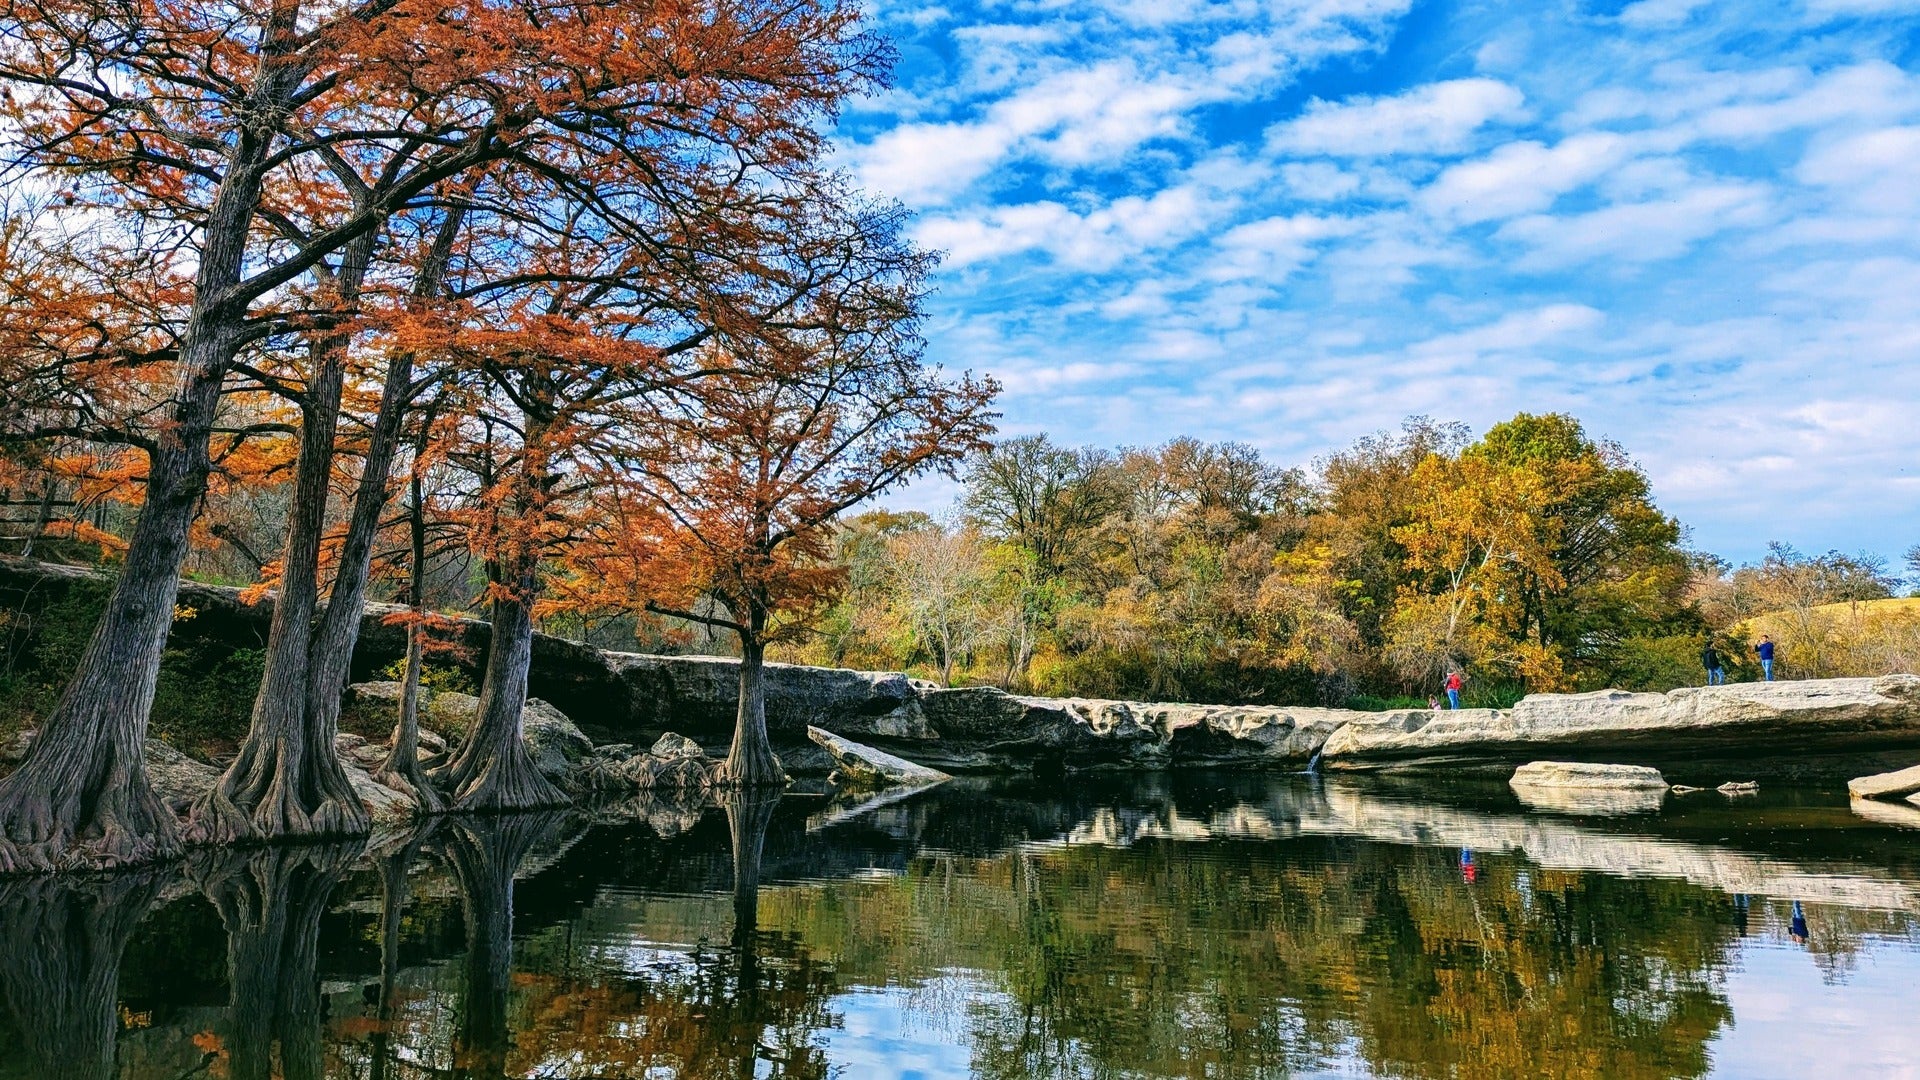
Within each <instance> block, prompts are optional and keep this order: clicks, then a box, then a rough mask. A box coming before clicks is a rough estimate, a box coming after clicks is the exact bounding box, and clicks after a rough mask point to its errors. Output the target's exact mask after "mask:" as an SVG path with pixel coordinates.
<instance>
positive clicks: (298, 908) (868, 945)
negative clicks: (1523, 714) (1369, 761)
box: [0, 775, 1920, 1080]
mask: <svg viewBox="0 0 1920 1080" xmlns="http://www.w3.org/2000/svg"><path fill="white" fill-rule="evenodd" d="M1621 809H1622V808H1620V807H1612V806H1606V805H1595V806H1587V807H1582V806H1580V805H1578V804H1574V805H1570V806H1566V807H1563V808H1562V809H1559V810H1540V809H1530V808H1528V807H1525V806H1523V805H1521V804H1520V803H1519V802H1518V801H1517V800H1516V799H1515V798H1514V796H1513V795H1511V794H1510V793H1509V792H1508V791H1507V790H1506V789H1505V788H1504V787H1501V786H1498V785H1493V786H1486V785H1463V784H1449V785H1446V786H1435V785H1434V784H1431V783H1428V784H1423V785H1414V784H1410V783H1406V782H1400V783H1387V782H1384V781H1377V780H1376V781H1373V782H1364V783H1363V782H1359V781H1353V780H1342V779H1327V780H1317V779H1313V778H1308V777H1274V778H1260V777H1247V776H1215V775H1183V776H1172V777H1147V778H1140V777H1131V778H1127V779H1126V780H1125V781H1120V780H1117V779H1107V780H1097V781H1096V780H1088V779H1076V780H1072V781H1055V782H1050V783H1036V782H1024V783H1014V782H1005V783H998V782H996V783H980V782H955V783H953V784H949V785H946V786H943V787H940V788H935V789H932V790H928V791H923V792H920V793H917V794H913V795H909V796H906V797H902V798H893V799H889V798H884V797H883V798H878V799H874V800H869V801H867V802H865V803H862V802H860V801H858V800H847V799H834V798H829V797H826V796H821V795H802V794H789V795H787V796H785V797H784V798H779V799H777V800H765V799H763V800H758V801H735V802H734V803H732V804H731V805H726V806H706V807H701V806H697V805H685V804H676V803H671V802H667V801H660V800H653V799H647V800H641V801H638V802H635V803H632V804H628V805H625V806H621V807H612V808H605V809H603V810H602V811H600V812H599V813H598V814H597V815H596V819H597V820H596V821H594V822H588V821H586V820H584V819H582V818H579V817H577V816H575V817H568V816H563V815H538V816H525V817H512V818H482V819H473V820H465V821H445V822H441V823H440V824H439V826H438V827H437V828H436V829H434V830H432V831H431V832H430V833H428V834H426V835H424V836H414V837H393V838H387V839H385V840H383V841H381V842H379V843H377V844H376V845H375V846H373V847H372V848H370V849H367V848H365V847H364V846H363V845H353V846H347V847H318V848H304V849H299V848H282V849H269V850H261V851H252V852H240V853H221V854H218V855H211V854H203V855H201V856H199V857H197V858H195V859H194V860H191V861H190V862H189V863H187V864H186V865H184V866H180V867H175V868H171V869H170V870H168V871H166V872H164V873H158V874H146V875H137V876H121V877H113V878H96V879H83V880H51V881H49V880H22V881H12V882H7V883H4V884H0V918H4V920H5V925H4V930H5V937H4V943H3V944H4V948H3V949H0V1012H3V1013H4V1019H0V1076H6V1077H9V1078H11V1077H16V1076H17V1077H28V1076H32V1077H48V1076H52V1077H73V1078H80V1077H85V1078H88V1080H95V1078H107V1077H126V1078H138V1080H146V1078H155V1080H175V1078H185V1077H197V1076H205V1077H210V1078H212V1077H226V1078H230V1080H254V1078H262V1080H264V1078H266V1077H270V1076H272V1077H279V1076H284V1077H287V1078H290V1080H318V1078H322V1077H324V1078H328V1080H333V1078H339V1080H346V1078H354V1080H412V1078H420V1080H425V1078H446V1077H474V1078H480V1077H486V1078H499V1077H542V1078H548V1077H552V1078H558V1077H567V1078H584V1077H594V1078H641V1077H646V1078H666V1077H748V1076H758V1077H769V1076H772V1077H830V1076H844V1077H929V1078H938V1077H967V1076H980V1077H1183V1078H1184V1077H1276V1076H1321V1075H1326V1076H1407V1077H1441V1076H1554V1077H1566V1076H1596V1077H1597V1076H1605V1077H1641V1076H1645V1077H1669V1076H1704V1075H1725V1076H1738V1077H1776V1076H1777V1077H1798V1076H1808V1075H1860V1076H1899V1075H1909V1076H1911V1075H1916V1070H1920V1025H1916V1024H1914V1023H1913V1017H1914V1015H1915V1004H1914V993H1915V990H1914V988H1915V987H1916V986H1920V831H1915V826H1916V825H1917V824H1920V810H1913V811H1909V810H1908V808H1906V807H1904V806H1891V805H1890V806H1886V807H1882V808H1879V809H1878V810H1876V811H1875V813H1876V814H1877V819H1874V820H1870V819H1868V818H1864V817H1861V816H1858V815H1856V814H1855V813H1853V812H1852V811H1850V810H1849V808H1848V805H1847V800H1846V797H1845V793H1844V792H1843V791H1826V790H1812V789H1775V790H1763V791H1762V792H1761V793H1760V794H1758V795H1756V796H1751V797H1746V798H1729V797H1726V796H1722V795H1719V794H1717V793H1714V792H1703V793H1698V794H1693V795H1688V796H1684V797H1669V798H1668V799H1667V800H1666V801H1665V804H1664V805H1663V806H1661V807H1659V808H1658V809H1655V810H1652V811H1651V812H1643V813H1637V814H1620V813H1618V811H1619V810H1621ZM1629 809H1630V808H1629Z"/></svg>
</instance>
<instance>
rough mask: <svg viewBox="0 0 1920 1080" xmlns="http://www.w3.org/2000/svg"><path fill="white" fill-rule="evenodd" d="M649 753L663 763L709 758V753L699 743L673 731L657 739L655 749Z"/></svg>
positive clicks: (654, 743) (654, 744)
mask: <svg viewBox="0 0 1920 1080" xmlns="http://www.w3.org/2000/svg"><path fill="white" fill-rule="evenodd" d="M647 753H649V754H652V755H653V756H654V757H657V758H659V759H661V760H662V761H676V760H679V759H681V758H701V757H706V756H707V752H706V751H705V750H703V749H701V747H700V744H699V743H697V742H694V741H693V740H692V739H689V738H687V737H686V736H685V735H681V734H678V733H676V732H672V731H669V732H667V733H666V734H664V735H662V736H660V737H659V738H658V739H655V740H654V741H653V748H652V749H650V750H648V751H647Z"/></svg>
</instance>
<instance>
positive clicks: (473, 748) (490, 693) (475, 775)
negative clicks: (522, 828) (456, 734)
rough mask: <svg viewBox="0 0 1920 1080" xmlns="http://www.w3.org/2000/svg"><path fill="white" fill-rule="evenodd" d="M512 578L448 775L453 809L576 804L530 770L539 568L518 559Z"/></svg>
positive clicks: (498, 604)
mask: <svg viewBox="0 0 1920 1080" xmlns="http://www.w3.org/2000/svg"><path fill="white" fill-rule="evenodd" d="M512 561H513V564H514V565H513V567H512V574H511V577H510V578H509V579H508V580H507V581H506V582H504V583H501V584H504V585H505V586H506V587H500V585H499V584H497V585H496V587H495V589H494V598H493V603H492V605H491V608H492V613H491V616H490V617H491V620H492V631H491V633H492V636H491V638H490V642H491V644H490V646H489V651H488V654H487V671H486V675H485V676H484V677H483V679H482V681H481V686H480V706H479V709H478V711H477V712H476V713H475V715H474V719H473V729H472V730H471V731H469V732H468V733H467V738H466V740H465V741H464V742H462V743H461V744H460V752H459V753H458V754H456V755H455V756H454V758H453V761H452V762H450V763H449V764H448V765H447V767H446V770H445V774H444V775H445V778H446V785H447V788H448V790H449V791H451V792H452V794H453V808H454V809H455V810H483V811H496V810H533V809H538V808H541V807H552V806H566V805H567V804H568V803H570V802H571V801H572V800H570V799H568V798H567V795H566V793H565V792H563V791H561V790H560V789H559V788H557V787H554V786H553V784H552V783H550V782H549V781H548V780H547V778H546V777H544V776H542V775H540V770H538V769H536V768H534V767H533V758H532V757H531V756H530V755H529V754H528V753H527V744H526V742H525V739H524V732H523V730H522V726H521V717H520V714H521V710H522V709H524V708H525V706H526V703H527V669H528V668H529V667H530V666H531V665H532V663H533V599H532V598H533V595H534V592H535V590H536V589H537V588H538V586H539V565H538V563H537V562H536V561H535V559H534V557H533V556H532V554H531V553H527V552H521V553H518V554H516V555H515V556H514V558H513V560H512Z"/></svg>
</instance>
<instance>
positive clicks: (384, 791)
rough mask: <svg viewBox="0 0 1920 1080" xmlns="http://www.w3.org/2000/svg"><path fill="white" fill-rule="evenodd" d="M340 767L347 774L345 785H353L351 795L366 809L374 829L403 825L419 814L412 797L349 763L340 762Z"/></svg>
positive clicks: (356, 765) (417, 806)
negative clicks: (356, 797)
mask: <svg viewBox="0 0 1920 1080" xmlns="http://www.w3.org/2000/svg"><path fill="white" fill-rule="evenodd" d="M340 767H341V769H342V770H343V771H345V772H346V774H347V783H349V784H352V785H353V793H354V794H355V795H357V796H359V797H360V805H361V806H364V807H366V808H367V815H368V816H369V817H371V818H373V824H374V825H375V827H379V826H383V825H403V824H405V823H407V822H409V821H412V820H413V818H414V816H415V815H416V814H417V813H418V812H419V809H420V808H419V805H418V804H416V803H415V802H414V801H413V798H412V796H409V795H404V794H402V793H400V792H398V791H395V790H394V789H392V788H390V787H388V786H387V785H385V784H382V783H381V782H380V781H378V780H375V779H374V778H373V776H372V774H370V773H368V772H367V770H365V769H363V768H361V767H360V766H359V765H358V764H356V763H354V762H351V761H342V762H341V763H340Z"/></svg>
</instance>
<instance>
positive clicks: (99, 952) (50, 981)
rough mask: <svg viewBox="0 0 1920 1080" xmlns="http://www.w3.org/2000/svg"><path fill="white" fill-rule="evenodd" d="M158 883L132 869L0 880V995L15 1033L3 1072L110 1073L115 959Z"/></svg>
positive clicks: (62, 1077) (96, 1077)
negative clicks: (95, 874) (105, 874)
mask: <svg viewBox="0 0 1920 1080" xmlns="http://www.w3.org/2000/svg"><path fill="white" fill-rule="evenodd" d="M161 882H162V876H161V875H159V874H154V873H140V874H132V875H120V876H116V877H105V878H101V877H82V878H58V879H48V878H27V879H13V880H9V881H6V882H5V883H4V884H0V932H3V933H4V937H0V995H4V999H5V1002H6V1011H7V1014H8V1019H9V1020H10V1021H11V1026H12V1028H13V1031H14V1033H15V1038H16V1041H15V1043H14V1044H13V1052H11V1053H8V1054H7V1055H6V1057H7V1058H8V1059H9V1067H8V1071H9V1072H13V1073H15V1074H16V1075H20V1076H42V1077H51V1078H54V1080H106V1078H107V1077H111V1076H113V1075H114V1044H115V1036H116V1035H117V1033H118V1032H119V1029H120V1017H119V1013H118V1010H117V1009H116V1008H115V1006H116V1004H117V1002H118V998H117V996H116V993H117V990H118V986H119V973H120V958H121V954H122V953H123V952H124V951H125V949H126V945H127V939H128V937H129V936H130V935H131V934H132V933H133V930H134V927H135V926H137V925H138V924H139V922H140V919H141V917H142V916H144V915H145V914H146V912H147V908H148V907H149V906H150V905H151V904H152V903H153V901H154V898H155V897H156V896H157V895H158V893H159V889H160V885H161Z"/></svg>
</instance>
